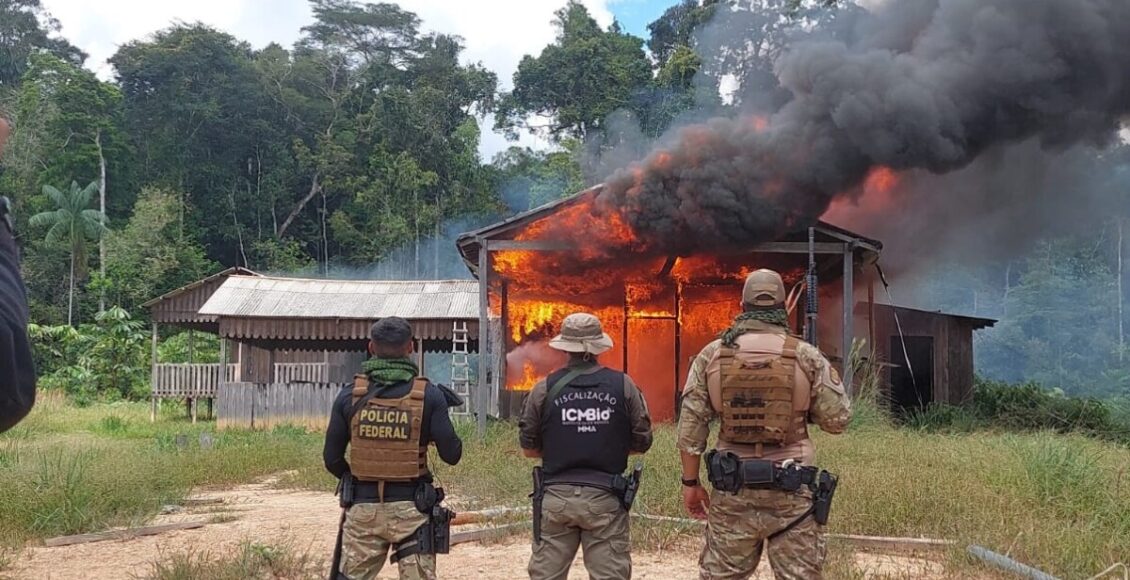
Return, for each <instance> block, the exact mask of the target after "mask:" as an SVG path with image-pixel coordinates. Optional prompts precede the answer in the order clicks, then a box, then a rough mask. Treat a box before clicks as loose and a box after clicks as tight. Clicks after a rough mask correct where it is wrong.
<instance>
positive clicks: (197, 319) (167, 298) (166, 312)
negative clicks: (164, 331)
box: [141, 266, 259, 332]
mask: <svg viewBox="0 0 1130 580" xmlns="http://www.w3.org/2000/svg"><path fill="white" fill-rule="evenodd" d="M232 276H259V274H258V273H256V272H253V271H251V270H248V269H247V268H242V267H240V266H234V267H231V268H227V269H226V270H221V271H219V272H216V273H215V274H212V275H211V276H208V277H207V278H201V279H200V280H197V281H195V282H191V283H189V284H185V285H184V286H181V287H180V288H177V289H176V290H172V291H170V292H166V293H164V294H162V295H160V296H158V297H156V298H153V299H152V300H149V301H148V302H146V303H144V304H142V305H141V306H142V308H147V309H149V316H150V319H151V320H153V321H154V322H159V323H162V324H173V325H177V326H187V327H192V328H197V329H202V330H209V331H212V332H215V329H216V317H215V316H207V315H202V314H200V312H199V311H200V307H201V306H203V305H204V303H205V302H207V301H208V299H209V298H210V297H211V296H212V293H213V292H215V291H216V288H219V287H220V284H222V283H223V282H224V281H225V280H227V279H228V278H230V277H232Z"/></svg>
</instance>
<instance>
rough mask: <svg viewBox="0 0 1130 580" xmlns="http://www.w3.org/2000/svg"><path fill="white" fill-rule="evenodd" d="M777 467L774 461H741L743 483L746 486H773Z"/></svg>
mask: <svg viewBox="0 0 1130 580" xmlns="http://www.w3.org/2000/svg"><path fill="white" fill-rule="evenodd" d="M776 471H777V468H776V467H775V466H774V465H773V462H772V461H764V460H761V459H747V460H745V461H742V462H741V478H742V485H743V486H745V487H773V486H774V484H775V483H776V477H775V473H776Z"/></svg>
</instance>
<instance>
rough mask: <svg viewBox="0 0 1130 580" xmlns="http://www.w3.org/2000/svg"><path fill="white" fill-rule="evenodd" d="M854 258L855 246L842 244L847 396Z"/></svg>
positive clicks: (850, 377)
mask: <svg viewBox="0 0 1130 580" xmlns="http://www.w3.org/2000/svg"><path fill="white" fill-rule="evenodd" d="M854 258H855V246H854V245H853V244H850V243H848V244H844V296H843V298H844V300H843V311H844V328H843V332H844V344H843V349H844V350H843V353H842V355H843V359H844V363H843V379H844V389H845V390H846V391H847V393H848V394H849V395H850V394H853V391H852V383H851V379H852V376H851V375H852V368H851V360H850V359H851V343H852V338H854V334H855V333H854V332H853V328H852V322H853V320H852V307H853V304H852V303H853V302H854V301H855V298H854V296H852V293H853V291H854V290H855V278H854V274H855V259H854Z"/></svg>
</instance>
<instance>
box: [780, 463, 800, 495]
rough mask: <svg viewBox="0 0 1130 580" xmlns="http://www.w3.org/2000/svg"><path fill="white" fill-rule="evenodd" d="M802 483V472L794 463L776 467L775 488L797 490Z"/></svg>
mask: <svg viewBox="0 0 1130 580" xmlns="http://www.w3.org/2000/svg"><path fill="white" fill-rule="evenodd" d="M802 485H804V472H802V471H801V470H800V469H798V468H797V467H796V466H795V465H790V466H789V467H779V468H777V488H778V489H781V490H784V491H797V490H799V489H800V488H801V486H802Z"/></svg>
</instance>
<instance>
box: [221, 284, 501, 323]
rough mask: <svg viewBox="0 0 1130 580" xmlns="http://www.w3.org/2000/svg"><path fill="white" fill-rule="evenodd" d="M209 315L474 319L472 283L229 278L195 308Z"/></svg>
mask: <svg viewBox="0 0 1130 580" xmlns="http://www.w3.org/2000/svg"><path fill="white" fill-rule="evenodd" d="M200 314H202V315H209V316H225V317H245V318H342V319H363V320H373V319H377V318H384V317H386V316H400V317H402V318H406V319H409V320H425V319H433V320H434V319H469V320H478V318H479V286H478V282H476V281H475V280H415V281H369V280H315V279H308V278H278V277H271V276H260V277H235V276H233V277H231V278H228V279H227V280H225V281H224V283H223V284H222V285H221V286H220V287H219V288H218V289H217V290H216V292H215V293H214V294H212V297H211V298H209V299H208V302H206V303H205V304H204V306H202V307H201V308H200Z"/></svg>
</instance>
